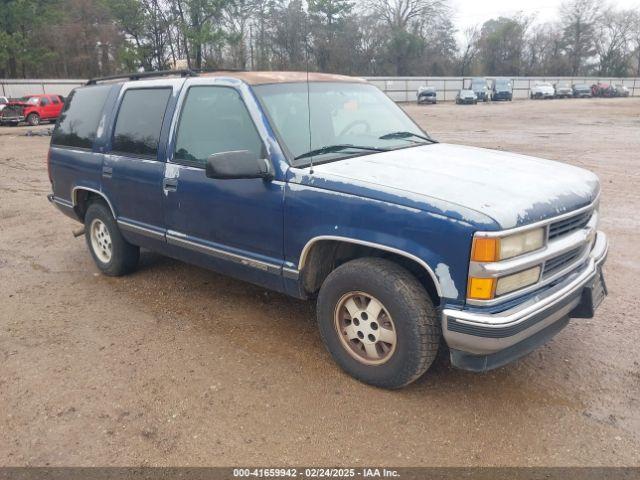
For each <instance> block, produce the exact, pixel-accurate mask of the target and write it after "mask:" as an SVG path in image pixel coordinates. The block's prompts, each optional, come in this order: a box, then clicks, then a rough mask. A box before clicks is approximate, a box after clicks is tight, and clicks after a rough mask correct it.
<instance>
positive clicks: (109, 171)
mask: <svg viewBox="0 0 640 480" xmlns="http://www.w3.org/2000/svg"><path fill="white" fill-rule="evenodd" d="M102 176H103V177H105V178H111V177H112V176H113V167H102Z"/></svg>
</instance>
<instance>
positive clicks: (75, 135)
mask: <svg viewBox="0 0 640 480" xmlns="http://www.w3.org/2000/svg"><path fill="white" fill-rule="evenodd" d="M111 87H112V86H111V85H100V86H97V87H85V88H79V89H77V90H74V91H73V92H72V93H71V95H69V98H68V99H67V101H66V103H65V105H64V110H63V111H62V114H61V115H60V119H59V121H58V125H57V126H56V128H55V130H54V132H53V136H52V138H51V144H52V145H56V146H62V147H76V148H92V147H93V142H94V141H95V139H96V132H97V130H98V124H99V123H100V117H101V116H102V110H103V108H104V104H105V102H106V100H107V95H109V91H110V90H111Z"/></svg>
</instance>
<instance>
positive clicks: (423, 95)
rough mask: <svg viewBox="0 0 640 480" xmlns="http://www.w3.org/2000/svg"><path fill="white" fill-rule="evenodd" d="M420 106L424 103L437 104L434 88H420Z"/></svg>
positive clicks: (418, 94)
mask: <svg viewBox="0 0 640 480" xmlns="http://www.w3.org/2000/svg"><path fill="white" fill-rule="evenodd" d="M417 96H418V105H420V104H422V103H436V101H437V99H436V97H437V95H436V89H435V88H434V87H420V88H419V89H418V93H417Z"/></svg>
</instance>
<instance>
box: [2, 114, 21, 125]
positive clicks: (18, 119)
mask: <svg viewBox="0 0 640 480" xmlns="http://www.w3.org/2000/svg"><path fill="white" fill-rule="evenodd" d="M24 120H25V117H24V116H22V115H20V116H17V117H4V116H0V124H2V125H8V124H11V123H15V124H18V123H20V122H24Z"/></svg>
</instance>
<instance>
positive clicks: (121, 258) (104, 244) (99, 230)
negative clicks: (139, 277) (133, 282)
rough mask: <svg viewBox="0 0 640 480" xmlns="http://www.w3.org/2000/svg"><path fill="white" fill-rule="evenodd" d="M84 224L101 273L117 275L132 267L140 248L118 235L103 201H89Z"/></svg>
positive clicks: (94, 259)
mask: <svg viewBox="0 0 640 480" xmlns="http://www.w3.org/2000/svg"><path fill="white" fill-rule="evenodd" d="M84 225H85V240H86V242H87V247H88V248H89V252H91V256H92V257H93V261H94V262H95V263H96V265H97V267H98V268H99V269H100V270H101V271H102V273H104V274H105V275H109V276H113V277H117V276H120V275H124V274H126V273H129V272H132V271H133V270H135V268H136V266H137V265H138V259H139V257H140V248H139V247H137V246H135V245H132V244H130V243H129V242H127V241H126V240H125V239H124V238H123V237H122V234H121V233H120V229H119V228H118V224H117V223H116V221H115V219H114V218H113V215H111V210H110V209H109V207H108V206H107V205H106V204H105V203H104V202H102V201H96V202H93V203H91V205H89V208H87V213H86V214H85V217H84Z"/></svg>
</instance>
